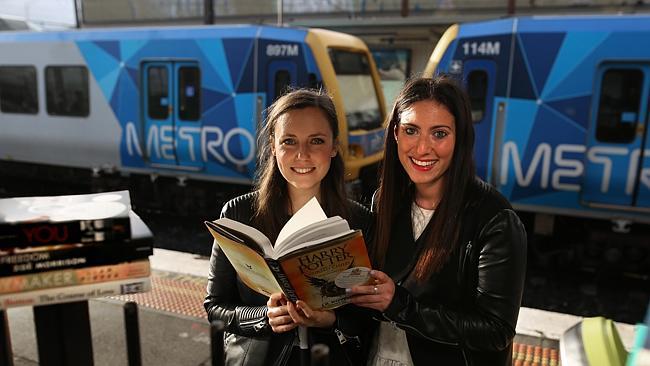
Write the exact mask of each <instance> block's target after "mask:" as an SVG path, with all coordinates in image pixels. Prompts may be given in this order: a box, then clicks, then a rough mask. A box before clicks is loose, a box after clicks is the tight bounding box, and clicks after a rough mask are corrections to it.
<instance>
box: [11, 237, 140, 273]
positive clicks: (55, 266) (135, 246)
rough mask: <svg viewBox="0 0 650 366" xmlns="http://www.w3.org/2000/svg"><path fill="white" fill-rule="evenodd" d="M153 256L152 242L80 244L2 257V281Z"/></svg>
mask: <svg viewBox="0 0 650 366" xmlns="http://www.w3.org/2000/svg"><path fill="white" fill-rule="evenodd" d="M152 254H153V243H152V242H151V241H150V240H142V241H138V240H134V241H133V242H130V243H123V244H118V245H111V244H80V245H73V246H72V247H71V248H65V249H53V250H45V251H38V252H29V253H21V254H9V255H3V256H0V277H3V276H13V275H19V274H30V273H38V272H45V271H53V270H60V269H70V268H83V267H92V266H100V265H108V264H117V263H121V262H128V261H133V260H137V259H144V258H147V257H148V256H150V255H152Z"/></svg>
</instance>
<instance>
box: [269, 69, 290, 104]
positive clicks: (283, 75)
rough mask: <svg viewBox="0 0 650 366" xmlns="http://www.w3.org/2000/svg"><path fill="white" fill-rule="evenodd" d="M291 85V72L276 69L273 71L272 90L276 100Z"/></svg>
mask: <svg viewBox="0 0 650 366" xmlns="http://www.w3.org/2000/svg"><path fill="white" fill-rule="evenodd" d="M290 85H291V74H290V73H289V71H288V70H278V71H276V72H275V90H274V91H273V93H275V94H273V95H274V98H273V100H276V99H278V98H280V97H281V96H283V95H284V94H285V93H286V92H287V91H289V86H290Z"/></svg>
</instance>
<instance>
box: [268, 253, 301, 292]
mask: <svg viewBox="0 0 650 366" xmlns="http://www.w3.org/2000/svg"><path fill="white" fill-rule="evenodd" d="M265 260H266V263H267V264H268V265H269V268H270V269H271V272H272V273H273V276H274V277H275V279H276V280H277V281H278V284H280V287H282V290H283V291H284V294H285V295H286V296H287V299H289V301H292V302H296V301H297V300H298V295H296V290H295V289H294V288H293V286H292V285H291V282H290V281H289V277H287V275H286V273H284V270H283V269H282V267H281V266H280V263H279V262H278V261H276V260H274V259H269V258H265Z"/></svg>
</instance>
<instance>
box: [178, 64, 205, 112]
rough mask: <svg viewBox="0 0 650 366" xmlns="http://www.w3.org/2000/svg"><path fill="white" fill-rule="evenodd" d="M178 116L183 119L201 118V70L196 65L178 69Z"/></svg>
mask: <svg viewBox="0 0 650 366" xmlns="http://www.w3.org/2000/svg"><path fill="white" fill-rule="evenodd" d="M178 95H179V100H178V116H179V117H180V119H182V120H183V121H198V120H199V119H200V118H201V71H200V70H199V68H198V67H195V66H183V67H181V68H179V69H178Z"/></svg>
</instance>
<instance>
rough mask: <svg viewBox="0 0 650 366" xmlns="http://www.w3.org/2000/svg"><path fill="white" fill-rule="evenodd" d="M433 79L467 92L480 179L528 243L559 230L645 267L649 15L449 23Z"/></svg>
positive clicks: (649, 176)
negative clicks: (613, 248)
mask: <svg viewBox="0 0 650 366" xmlns="http://www.w3.org/2000/svg"><path fill="white" fill-rule="evenodd" d="M439 72H445V73H450V74H453V75H456V76H457V77H458V78H460V79H462V80H463V82H464V83H465V85H466V87H467V90H468V92H469V94H470V98H471V103H472V118H473V120H474V123H475V129H476V144H475V151H474V152H475V158H476V161H477V170H478V173H479V175H480V176H481V177H483V178H484V179H485V180H487V181H488V182H490V183H492V184H493V185H495V186H496V187H497V188H498V189H499V190H500V191H501V192H502V193H503V194H504V195H505V196H506V197H507V198H508V199H509V200H510V201H511V202H512V204H513V206H514V207H515V208H517V209H518V210H520V211H521V212H523V213H525V214H524V215H526V214H529V216H530V217H528V219H529V220H530V222H529V225H528V229H529V231H530V232H531V233H532V232H534V233H536V234H540V235H544V236H547V237H552V236H553V235H555V234H556V232H557V229H558V225H561V223H564V224H563V225H564V226H565V227H564V229H566V230H570V231H572V232H576V234H575V236H576V239H580V240H583V241H584V239H587V241H589V242H592V243H594V242H596V241H598V240H596V239H601V238H607V239H604V240H601V241H605V242H609V243H610V244H611V245H616V244H621V245H622V244H625V243H630V247H633V248H634V249H633V250H630V251H629V252H630V253H634V254H632V255H636V254H639V253H641V260H642V261H645V262H644V264H643V265H648V264H650V261H648V259H647V257H648V256H649V255H648V252H647V248H648V246H649V244H650V243H648V237H647V235H648V230H647V225H646V224H648V223H650V139H649V138H648V135H649V134H650V132H648V131H649V129H648V119H649V110H648V106H649V101H650V16H647V15H620V16H571V17H569V16H535V17H518V18H508V19H501V20H494V21H487V22H478V23H468V24H460V25H453V26H452V27H450V28H449V29H448V30H447V31H446V33H445V34H444V35H443V37H442V38H441V40H440V41H439V42H438V44H437V46H436V48H435V50H434V52H433V54H432V55H431V58H430V60H429V62H428V64H427V68H426V70H425V75H432V74H434V73H439ZM577 227H580V230H578V229H577ZM597 228H602V230H601V229H597ZM601 231H602V232H601ZM612 233H613V235H610V234H612ZM564 234H566V231H565V232H564ZM618 234H626V235H618ZM580 236H582V238H580ZM629 238H634V239H631V240H628V239H629ZM570 240H572V239H570ZM632 243H634V244H632ZM639 244H642V246H645V249H644V250H645V252H643V251H641V252H639V251H637V249H638V248H637V246H638V245H639ZM607 250H608V249H604V250H603V251H604V252H606V251H607ZM643 253H645V254H643ZM620 257H621V258H622V256H620ZM643 258H645V259H643ZM635 260H637V259H635ZM647 268H648V267H646V268H645V269H643V271H644V272H647Z"/></svg>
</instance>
